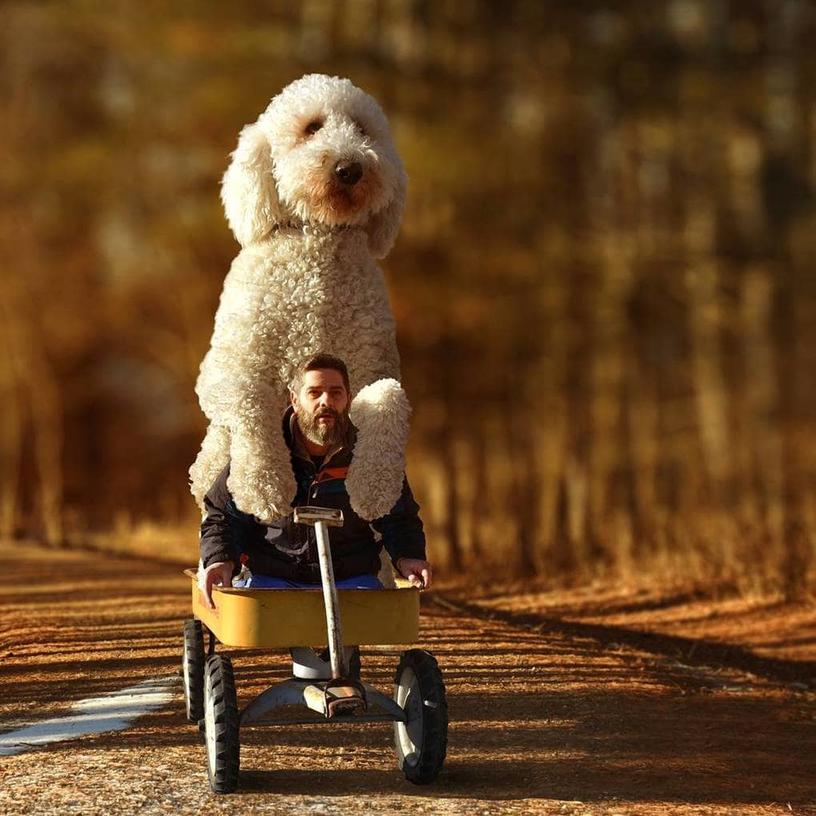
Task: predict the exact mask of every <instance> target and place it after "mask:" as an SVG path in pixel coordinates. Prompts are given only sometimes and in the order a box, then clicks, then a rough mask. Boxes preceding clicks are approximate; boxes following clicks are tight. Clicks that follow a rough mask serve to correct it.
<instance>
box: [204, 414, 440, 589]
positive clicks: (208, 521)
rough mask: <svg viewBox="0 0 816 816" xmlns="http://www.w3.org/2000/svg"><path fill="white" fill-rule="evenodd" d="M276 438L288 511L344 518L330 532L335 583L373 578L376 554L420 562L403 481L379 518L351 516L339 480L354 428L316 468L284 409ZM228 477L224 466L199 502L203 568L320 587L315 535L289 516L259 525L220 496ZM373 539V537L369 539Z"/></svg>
mask: <svg viewBox="0 0 816 816" xmlns="http://www.w3.org/2000/svg"><path fill="white" fill-rule="evenodd" d="M283 434H284V439H285V440H286V444H287V446H288V447H289V450H290V451H291V453H292V471H293V473H294V475H295V480H296V482H297V493H296V495H295V500H294V501H293V502H292V506H293V507H301V506H303V505H307V504H309V505H317V506H319V507H331V508H337V509H340V510H342V511H343V517H344V520H345V521H344V524H343V526H342V527H330V528H329V541H330V542H331V551H332V565H333V567H334V575H335V578H337V579H338V580H341V579H343V578H349V577H351V576H353V575H364V574H371V575H376V574H377V572H379V569H380V550H381V549H382V547H383V546H385V549H386V551H387V552H388V554H389V556H390V557H391V561H392V563H393V564H394V565H396V562H397V560H398V559H400V558H425V533H424V532H423V529H422V521H421V520H420V518H419V506H418V505H417V503H416V501H414V497H413V495H412V494H411V488H410V487H409V486H408V481H407V479H405V480H403V485H402V495H401V496H400V498H399V500H398V501H397V503H396V504H395V505H394V507H393V508H392V510H391V512H390V513H388V514H387V515H385V516H383V517H382V518H379V519H375V520H374V521H372V522H371V523H369V522H367V521H365V520H364V519H362V518H360V517H359V516H358V515H357V514H356V513H355V512H354V511H353V510H352V509H351V503H350V502H349V497H348V493H347V492H346V484H345V477H346V472H347V471H348V467H349V465H350V464H351V459H352V452H353V448H354V441H355V439H356V431H355V429H354V427H353V426H350V427H349V433H348V434H347V436H346V439H345V440H344V442H343V444H342V445H341V446H340V447H339V448H336V449H335V450H334V451H332V452H331V453H329V454H328V456H327V457H326V458H325V460H324V461H323V462H322V463H320V466H319V467H317V466H316V464H315V462H314V461H313V460H312V458H311V457H310V456H309V454H308V452H307V451H306V450H305V448H304V447H303V446H302V444H299V440H298V439H297V438H296V436H295V433H294V420H293V409H292V408H291V407H290V408H289V409H288V410H287V412H286V414H285V415H284V417H283ZM228 476H229V465H227V467H226V468H224V470H223V471H222V472H221V474H220V475H219V476H218V478H217V479H216V481H215V484H213V486H212V487H211V488H210V490H209V491H208V492H207V495H206V496H205V498H204V507H205V510H206V517H205V518H204V520H203V521H202V523H201V541H200V554H201V560H202V563H203V565H204V566H205V567H206V566H208V565H209V564H212V563H213V562H215V561H232V562H233V563H234V564H235V565H236V567H235V571H236V572H237V571H238V570H239V569H240V564H241V563H245V564H246V566H247V567H248V568H249V570H250V571H251V572H253V573H257V574H261V575H274V576H279V577H282V578H290V579H292V580H296V581H308V582H313V583H319V582H320V568H319V566H318V559H317V542H316V539H315V531H314V527H311V526H307V525H303V524H294V522H293V516H292V515H291V514H290V515H288V516H286V517H285V518H282V519H279V520H278V521H276V522H274V523H273V524H271V525H268V526H267V525H265V524H261V523H260V522H258V521H257V520H256V519H255V518H254V517H253V516H250V515H248V514H246V513H244V512H242V511H241V510H239V509H238V508H237V507H236V505H235V502H234V501H233V498H232V495H231V494H230V492H229V490H228V488H227V477H228ZM375 532H376V533H378V534H379V535H378V536H375ZM378 538H379V539H380V540H378Z"/></svg>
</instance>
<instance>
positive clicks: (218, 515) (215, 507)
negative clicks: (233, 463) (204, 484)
mask: <svg viewBox="0 0 816 816" xmlns="http://www.w3.org/2000/svg"><path fill="white" fill-rule="evenodd" d="M227 476H229V465H227V467H225V468H224V470H222V471H221V473H220V474H219V476H218V478H217V479H216V480H215V482H214V483H213V486H212V487H211V488H210V489H209V490H208V491H207V495H206V496H204V510H205V512H206V515H205V516H204V520H203V521H202V522H201V538H200V539H199V555H200V557H201V564H202V566H204V567H208V566H209V565H210V564H212V563H215V562H216V561H232V563H233V565H234V572H238V571H239V570H240V564H239V563H238V548H237V546H236V544H235V541H234V536H233V532H232V529H231V526H230V522H229V519H228V518H227V510H226V508H227V503H228V502H229V501H230V499H231V496H230V492H229V490H227Z"/></svg>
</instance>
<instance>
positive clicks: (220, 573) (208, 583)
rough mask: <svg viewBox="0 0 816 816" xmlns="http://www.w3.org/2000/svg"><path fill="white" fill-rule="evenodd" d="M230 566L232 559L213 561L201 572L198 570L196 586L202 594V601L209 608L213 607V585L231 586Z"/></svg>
mask: <svg viewBox="0 0 816 816" xmlns="http://www.w3.org/2000/svg"><path fill="white" fill-rule="evenodd" d="M232 568H233V563H232V561H215V562H214V563H212V564H210V566H209V567H207V569H205V570H204V571H203V572H202V571H201V570H199V573H198V588H199V590H201V594H202V595H203V596H204V602H205V603H206V604H207V606H208V607H209V608H210V609H215V601H213V597H212V588H213V587H214V586H231V585H232Z"/></svg>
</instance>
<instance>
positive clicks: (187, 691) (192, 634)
mask: <svg viewBox="0 0 816 816" xmlns="http://www.w3.org/2000/svg"><path fill="white" fill-rule="evenodd" d="M205 659H206V657H205V655H204V630H203V629H202V626H201V621H198V620H194V619H193V620H188V621H186V622H185V624H184V647H183V649H182V653H181V674H182V677H183V678H184V705H185V708H186V709H187V719H188V720H189V721H190V722H195V723H197V722H198V721H199V720H200V719H201V718H202V717H203V716H204V661H205Z"/></svg>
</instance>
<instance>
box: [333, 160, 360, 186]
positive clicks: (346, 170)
mask: <svg viewBox="0 0 816 816" xmlns="http://www.w3.org/2000/svg"><path fill="white" fill-rule="evenodd" d="M334 174H335V175H336V176H337V178H338V179H340V181H341V182H342V183H343V184H348V186H349V187H353V186H354V185H355V184H356V183H357V182H358V181H359V180H360V179H361V178H362V177H363V168H362V167H361V166H360V163H359V162H346V161H340V162H337V164H335V165H334Z"/></svg>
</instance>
